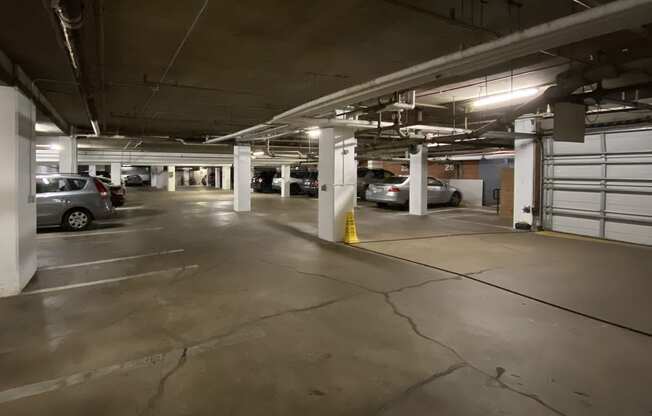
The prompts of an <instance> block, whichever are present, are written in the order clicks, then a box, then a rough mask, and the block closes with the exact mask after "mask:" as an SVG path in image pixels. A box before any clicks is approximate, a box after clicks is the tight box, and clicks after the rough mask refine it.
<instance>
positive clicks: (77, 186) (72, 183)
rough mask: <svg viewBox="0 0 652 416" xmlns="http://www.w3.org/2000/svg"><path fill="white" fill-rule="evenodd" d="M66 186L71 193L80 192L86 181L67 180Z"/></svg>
mask: <svg viewBox="0 0 652 416" xmlns="http://www.w3.org/2000/svg"><path fill="white" fill-rule="evenodd" d="M68 186H69V187H70V190H71V191H80V190H82V189H84V187H85V186H86V179H68Z"/></svg>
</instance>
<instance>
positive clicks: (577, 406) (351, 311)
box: [0, 190, 652, 415]
mask: <svg viewBox="0 0 652 416" xmlns="http://www.w3.org/2000/svg"><path fill="white" fill-rule="evenodd" d="M128 198H129V203H128V205H127V207H126V209H125V210H122V211H121V212H120V216H119V217H118V218H116V219H115V220H112V221H108V222H106V223H103V224H101V225H98V227H96V229H95V230H91V231H88V232H87V233H88V236H87V237H84V236H78V235H68V234H65V233H64V234H61V233H52V232H45V233H42V234H41V235H40V236H39V254H40V262H41V265H42V266H43V267H47V266H50V267H52V266H55V267H56V266H57V265H59V266H61V265H70V264H72V265H74V266H73V267H67V268H50V269H49V270H43V271H40V272H39V273H38V276H37V278H36V279H35V280H34V281H33V282H32V283H31V284H30V286H29V287H28V288H27V291H28V292H29V291H39V290H40V291H44V292H35V293H33V294H30V295H24V296H18V297H13V298H5V299H2V300H0V314H1V315H2V316H3V318H4V319H3V320H2V321H1V322H0V414H7V415H33V414H67V415H78V414H79V415H82V414H83V415H86V414H89V413H92V414H94V415H179V414H182V415H183V414H186V415H209V414H210V415H212V414H231V415H256V414H260V415H263V414H264V415H269V414H283V415H288V414H301V415H304V414H310V415H322V414H323V415H332V414H345V415H346V414H348V415H372V414H382V415H399V414H411V415H422V414H423V415H425V414H437V415H488V414H489V415H490V414H496V415H505V414H514V415H521V414H526V413H527V414H532V415H556V414H557V415H559V414H563V415H581V414H587V415H589V414H590V415H610V414H627V415H636V414H641V415H644V414H650V412H651V411H652V398H651V397H650V395H649V386H650V385H652V371H651V370H652V354H650V351H652V342H650V339H649V338H648V337H645V336H642V335H638V334H634V333H631V332H628V331H625V330H623V329H620V328H617V327H614V326H610V325H605V324H602V323H599V322H596V321H594V320H591V319H587V318H584V317H581V316H578V315H574V314H570V313H568V312H565V311H563V310H560V309H557V308H553V307H550V306H547V305H543V304H541V303H538V302H534V301H530V300H528V299H525V298H522V297H520V296H517V295H514V294H510V293H506V292H504V291H500V290H497V289H495V288H492V287H488V286H484V285H481V284H478V283H476V282H473V281H470V280H468V279H462V278H460V277H459V276H456V275H453V274H450V273H446V272H444V271H438V270H433V269H431V268H427V267H423V266H419V265H416V264H412V263H409V262H405V261H401V260H397V259H393V258H388V257H385V256H382V255H379V254H374V253H369V252H365V251H362V250H358V249H354V248H351V247H346V246H342V245H333V244H327V243H323V242H320V241H318V240H316V239H315V238H314V229H315V228H314V227H315V224H314V222H315V221H316V201H315V200H310V199H305V198H291V199H288V200H281V199H280V198H278V197H277V196H275V195H256V197H255V198H254V201H253V208H254V213H252V214H234V213H232V212H231V202H230V195H228V194H225V193H223V192H217V191H206V190H197V191H194V192H193V191H185V192H183V191H182V192H177V193H176V194H174V195H170V194H167V193H158V192H141V191H131V192H130V193H129V194H128ZM396 214H397V213H395V212H385V211H379V210H373V209H369V210H364V209H361V210H360V211H359V216H360V217H361V219H360V221H361V223H363V224H365V225H364V227H365V230H366V231H365V232H367V233H368V234H369V235H371V234H373V230H374V229H373V227H374V224H378V225H377V227H379V234H378V235H380V234H381V233H384V232H385V231H382V230H383V229H384V226H383V224H384V222H383V219H384V216H388V215H396ZM392 221H394V223H395V224H400V223H401V222H404V223H405V224H406V229H411V228H410V227H418V228H419V229H420V230H423V232H424V235H425V232H426V231H427V232H428V233H438V232H441V230H442V228H444V226H443V225H442V224H441V221H440V220H437V219H435V218H433V219H432V220H428V221H426V222H421V223H420V224H418V226H416V225H414V224H413V219H412V218H410V217H408V216H401V217H400V219H397V218H392ZM474 222H478V221H477V220H475V219H474ZM446 223H447V224H448V225H447V227H448V228H446V232H447V233H450V232H454V231H455V230H454V229H453V228H454V224H452V223H451V222H446ZM472 225H473V224H471V223H464V225H463V226H462V225H460V227H461V228H463V229H461V230H460V232H462V233H470V232H471V233H473V232H487V227H486V226H484V225H482V224H478V225H477V227H476V228H473V227H471V226H472ZM424 226H426V228H424ZM427 227H430V229H427ZM489 229H491V226H489ZM91 233H95V234H94V235H93V234H91ZM385 235H386V234H385ZM467 238H480V236H468V237H467ZM175 250H177V251H175ZM178 250H183V251H178ZM143 253H145V254H148V253H149V254H151V255H150V256H148V257H137V258H128V257H133V256H136V255H141V254H143ZM152 253H154V254H152ZM157 253H166V254H157ZM468 255H472V253H465V256H468ZM112 258H113V259H115V258H122V259H123V260H120V261H115V262H110V263H93V262H96V261H98V260H106V259H112ZM124 258H127V259H124ZM80 263H85V264H81V265H79V264H80ZM116 277H126V278H125V279H124V280H115V281H112V280H110V279H114V278H116ZM106 279H109V280H106ZM99 280H105V282H104V283H102V284H93V282H98V281H99ZM84 285H86V286H84ZM47 290H50V291H47Z"/></svg>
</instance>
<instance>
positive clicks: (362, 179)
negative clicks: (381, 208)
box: [358, 168, 396, 200]
mask: <svg viewBox="0 0 652 416" xmlns="http://www.w3.org/2000/svg"><path fill="white" fill-rule="evenodd" d="M394 176H396V175H394V174H393V173H392V172H390V171H388V170H385V169H369V168H358V198H360V199H363V200H364V199H365V198H366V195H365V192H367V188H369V185H370V184H372V183H383V181H384V180H385V179H387V178H391V177H394Z"/></svg>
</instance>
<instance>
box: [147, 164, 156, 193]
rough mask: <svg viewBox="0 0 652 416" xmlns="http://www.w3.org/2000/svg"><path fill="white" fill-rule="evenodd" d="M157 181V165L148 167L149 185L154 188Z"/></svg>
mask: <svg viewBox="0 0 652 416" xmlns="http://www.w3.org/2000/svg"><path fill="white" fill-rule="evenodd" d="M157 183H158V166H150V167H149V186H151V187H152V188H156V186H157V185H156V184H157Z"/></svg>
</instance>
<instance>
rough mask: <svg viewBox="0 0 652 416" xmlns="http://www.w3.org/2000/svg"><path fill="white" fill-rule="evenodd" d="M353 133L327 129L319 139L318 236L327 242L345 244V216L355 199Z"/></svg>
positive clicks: (355, 178)
mask: <svg viewBox="0 0 652 416" xmlns="http://www.w3.org/2000/svg"><path fill="white" fill-rule="evenodd" d="M356 144H357V141H356V139H355V137H354V131H353V130H351V129H344V128H327V129H323V130H322V131H321V135H320V138H319V201H318V204H319V215H318V222H319V224H318V227H319V230H318V235H319V238H321V239H322V240H326V241H343V240H344V225H345V220H346V214H347V213H348V212H350V211H351V210H353V199H354V198H355V196H356V189H357V173H356V167H355V146H356Z"/></svg>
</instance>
